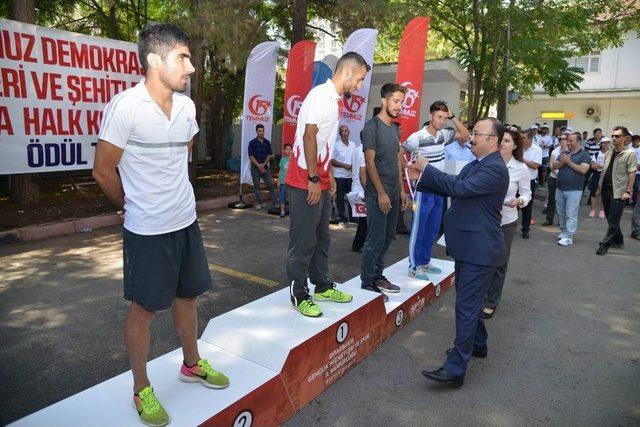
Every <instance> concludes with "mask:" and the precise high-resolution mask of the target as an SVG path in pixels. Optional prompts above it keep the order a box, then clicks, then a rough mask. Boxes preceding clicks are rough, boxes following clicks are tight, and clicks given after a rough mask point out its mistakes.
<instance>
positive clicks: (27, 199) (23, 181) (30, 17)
mask: <svg viewBox="0 0 640 427" xmlns="http://www.w3.org/2000/svg"><path fill="white" fill-rule="evenodd" d="M11 19H13V20H15V21H20V22H26V23H27V24H35V23H36V4H35V0H11ZM11 201H12V202H13V203H15V204H18V205H25V206H36V205H38V203H40V186H39V185H38V176H37V175H36V174H21V175H12V176H11Z"/></svg>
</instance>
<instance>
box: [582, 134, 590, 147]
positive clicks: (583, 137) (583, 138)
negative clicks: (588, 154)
mask: <svg viewBox="0 0 640 427" xmlns="http://www.w3.org/2000/svg"><path fill="white" fill-rule="evenodd" d="M588 137H589V132H587V131H586V130H585V131H584V132H582V143H581V144H580V145H583V144H584V146H585V147H586V146H587V138H588Z"/></svg>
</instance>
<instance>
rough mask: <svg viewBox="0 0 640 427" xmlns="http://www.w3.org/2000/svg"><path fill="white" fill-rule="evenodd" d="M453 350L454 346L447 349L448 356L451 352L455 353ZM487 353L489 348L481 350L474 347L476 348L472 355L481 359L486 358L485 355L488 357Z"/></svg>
mask: <svg viewBox="0 0 640 427" xmlns="http://www.w3.org/2000/svg"><path fill="white" fill-rule="evenodd" d="M453 350H454V348H453V347H451V348H448V349H447V356H449V355H450V354H451V353H453ZM487 353H488V352H487V350H484V351H480V350H476V349H474V350H473V351H472V352H471V355H472V356H473V357H477V358H479V359H484V358H485V357H487Z"/></svg>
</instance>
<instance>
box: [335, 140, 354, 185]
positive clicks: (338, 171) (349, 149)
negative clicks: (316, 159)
mask: <svg viewBox="0 0 640 427" xmlns="http://www.w3.org/2000/svg"><path fill="white" fill-rule="evenodd" d="M355 148H356V144H355V142H353V141H349V143H348V144H345V143H344V142H342V140H341V139H339V140H337V141H336V143H335V144H333V156H332V157H331V158H332V159H333V160H337V161H338V162H340V163H346V164H348V165H350V166H351V162H352V161H353V150H355ZM333 176H334V177H335V178H351V171H350V170H346V169H345V168H339V167H336V166H334V167H333Z"/></svg>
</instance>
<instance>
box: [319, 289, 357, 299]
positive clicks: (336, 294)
mask: <svg viewBox="0 0 640 427" xmlns="http://www.w3.org/2000/svg"><path fill="white" fill-rule="evenodd" d="M313 299H315V300H316V301H331V302H351V300H352V299H353V297H352V296H351V295H349V294H347V293H344V292H342V291H339V290H337V289H336V288H331V289H328V290H326V291H324V292H322V293H317V292H315V293H314V294H313Z"/></svg>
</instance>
